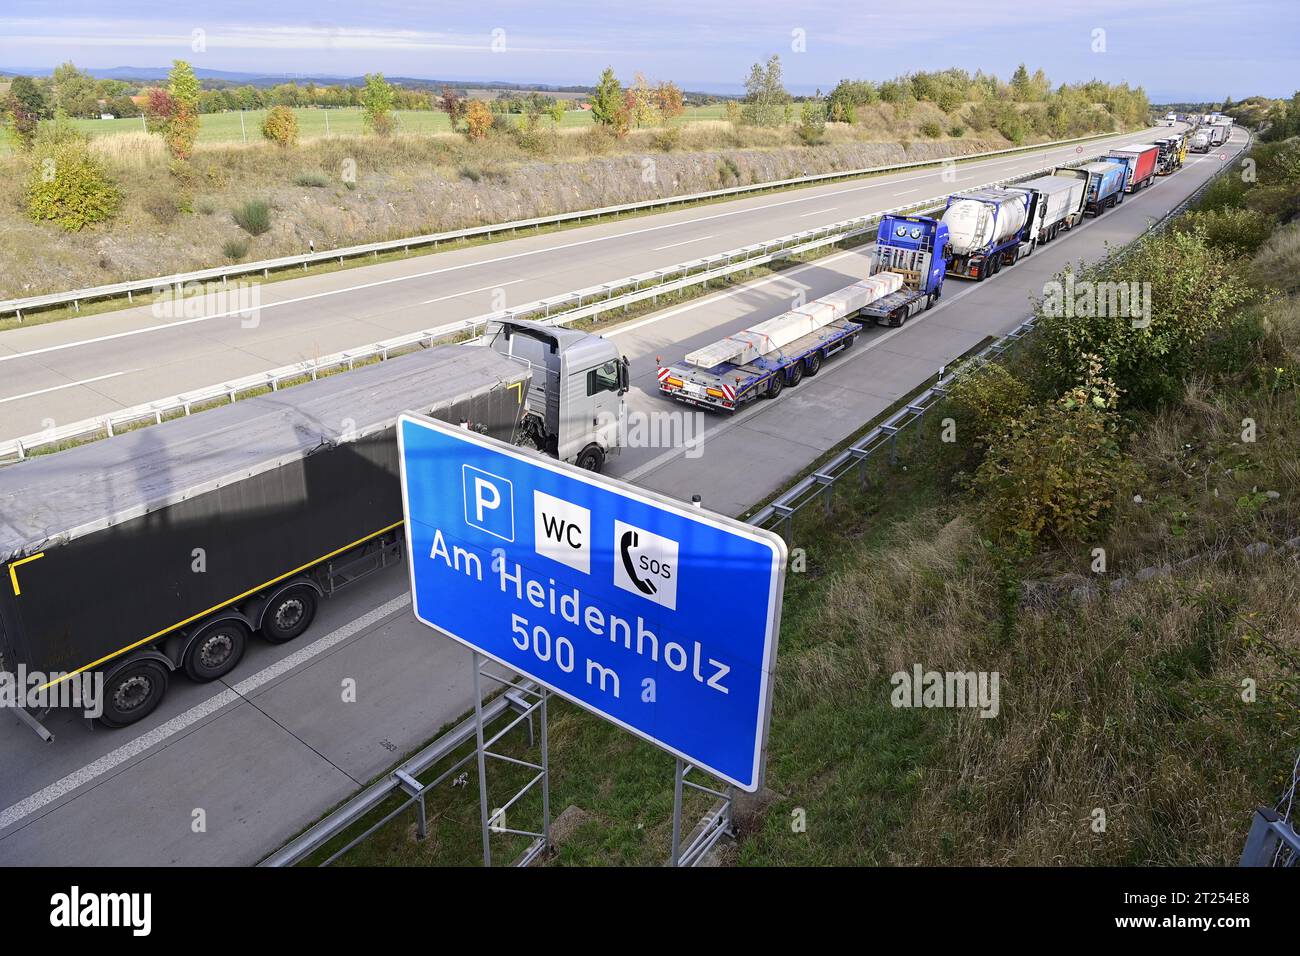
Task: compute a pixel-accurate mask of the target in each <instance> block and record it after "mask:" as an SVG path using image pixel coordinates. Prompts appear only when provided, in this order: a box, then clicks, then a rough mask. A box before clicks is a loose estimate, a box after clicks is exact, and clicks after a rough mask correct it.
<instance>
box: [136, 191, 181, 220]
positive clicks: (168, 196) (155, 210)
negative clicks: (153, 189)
mask: <svg viewBox="0 0 1300 956" xmlns="http://www.w3.org/2000/svg"><path fill="white" fill-rule="evenodd" d="M142 205H143V206H144V211H145V212H147V213H148V214H149V215H150V216H152V217H153V219H154V221H155V222H158V223H160V224H161V225H164V226H168V225H171V224H172V223H173V222H175V221H176V217H177V216H179V215H180V213H181V205H180V203H179V202H177V200H176V197H175V195H174V194H172V193H169V192H166V193H163V192H159V193H150V194H149V195H148V196H146V197H145V199H144V202H143V204H142Z"/></svg>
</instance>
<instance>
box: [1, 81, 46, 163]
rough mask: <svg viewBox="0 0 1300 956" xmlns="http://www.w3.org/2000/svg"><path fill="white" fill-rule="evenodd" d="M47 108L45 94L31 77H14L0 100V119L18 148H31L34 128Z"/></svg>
mask: <svg viewBox="0 0 1300 956" xmlns="http://www.w3.org/2000/svg"><path fill="white" fill-rule="evenodd" d="M48 109H49V104H48V103H47V101H46V99H45V94H44V93H42V92H41V89H40V87H38V86H37V85H36V84H35V83H33V82H32V79H31V77H28V76H16V77H14V79H13V82H12V83H10V84H9V92H8V94H7V95H6V96H5V97H4V99H3V100H0V120H2V121H3V125H5V126H7V127H8V129H9V135H10V136H12V137H13V140H14V143H15V145H16V146H17V147H18V148H19V149H23V150H27V149H31V147H32V141H33V140H34V139H35V138H36V129H37V127H38V126H39V125H40V121H41V119H42V117H44V116H45V115H46V113H47V111H48Z"/></svg>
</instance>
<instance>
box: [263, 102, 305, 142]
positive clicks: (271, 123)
mask: <svg viewBox="0 0 1300 956" xmlns="http://www.w3.org/2000/svg"><path fill="white" fill-rule="evenodd" d="M262 135H263V136H264V137H266V138H267V139H269V140H270V141H271V142H273V143H275V145H276V146H279V147H281V148H282V149H287V148H289V147H290V146H297V145H298V117H297V115H296V114H295V113H294V111H293V110H291V109H289V107H287V106H273V107H271V109H270V110H269V111H268V112H267V114H266V119H264V120H262Z"/></svg>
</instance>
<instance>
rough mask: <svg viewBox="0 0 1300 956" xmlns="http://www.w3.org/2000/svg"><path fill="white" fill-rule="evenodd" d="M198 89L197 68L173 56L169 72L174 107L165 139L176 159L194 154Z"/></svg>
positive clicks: (168, 81) (196, 132)
mask: <svg viewBox="0 0 1300 956" xmlns="http://www.w3.org/2000/svg"><path fill="white" fill-rule="evenodd" d="M199 89H200V88H199V81H198V78H197V77H196V76H195V75H194V69H193V68H192V67H191V66H190V65H189V64H188V63H186V62H185V61H184V60H173V61H172V69H171V72H170V73H169V74H168V75H167V92H168V93H169V94H170V95H171V100H172V111H171V116H170V117H169V118H168V120H167V124H166V128H165V129H164V130H163V140H164V141H165V142H166V143H167V149H168V151H169V152H170V153H171V154H172V156H173V157H175V158H176V159H189V158H190V156H192V155H193V154H194V141H195V140H196V139H198V138H199Z"/></svg>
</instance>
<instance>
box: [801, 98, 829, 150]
mask: <svg viewBox="0 0 1300 956" xmlns="http://www.w3.org/2000/svg"><path fill="white" fill-rule="evenodd" d="M795 132H796V133H798V134H799V138H800V139H801V140H803V142H804V144H805V145H807V146H813V145H815V144H817V143H820V142H821V141H822V137H823V136H824V135H825V133H826V104H825V103H822V102H819V101H818V100H808V102H806V103H804V104H803V106H802V107H801V108H800V110H799V125H798V126H797V127H796V128H795Z"/></svg>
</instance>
